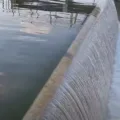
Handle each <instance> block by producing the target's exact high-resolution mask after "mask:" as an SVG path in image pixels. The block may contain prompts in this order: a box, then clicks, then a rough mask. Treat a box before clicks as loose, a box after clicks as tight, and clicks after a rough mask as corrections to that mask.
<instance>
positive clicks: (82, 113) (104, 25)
mask: <svg viewBox="0 0 120 120" xmlns="http://www.w3.org/2000/svg"><path fill="white" fill-rule="evenodd" d="M117 34H118V19H117V13H116V9H115V5H114V2H113V0H101V2H98V4H97V6H96V8H95V10H94V11H93V12H92V14H91V15H90V17H89V18H88V20H87V21H86V23H85V25H84V26H83V28H82V30H81V31H80V33H79V35H78V36H77V38H76V40H75V42H73V45H71V47H70V48H69V50H68V53H69V55H68V56H70V55H71V56H72V57H73V59H72V60H71V61H69V63H68V65H69V68H68V69H67V72H66V73H65V75H64V77H60V78H59V79H62V81H61V82H59V79H57V77H55V81H58V84H59V85H57V87H56V88H55V92H53V93H55V94H53V96H52V95H51V96H50V95H48V96H50V98H51V99H49V100H48V101H47V103H46V102H44V101H46V99H48V98H46V97H44V95H42V94H43V92H41V93H40V95H38V97H37V99H36V100H35V102H34V103H33V105H32V106H31V108H30V110H29V111H28V112H27V114H26V115H25V117H24V118H23V120H40V119H41V120H105V119H106V117H107V108H108V107H107V104H108V93H109V88H110V85H111V80H112V73H113V64H114V56H115V49H116V40H117ZM73 46H74V47H77V48H78V49H74V47H73ZM63 59H64V58H63ZM63 59H62V60H63ZM65 59H66V58H65ZM65 59H64V60H63V61H64V62H65ZM59 66H60V64H59ZM59 68H60V67H59ZM59 68H58V69H59ZM65 70H66V69H64V70H63V72H65ZM56 73H57V72H55V73H53V74H56ZM62 74H63V73H62ZM48 82H49V80H48ZM45 87H46V86H45ZM45 87H44V88H43V90H42V91H44V89H45ZM47 87H48V88H49V84H47ZM54 87H55V86H52V87H51V89H53V88H54ZM50 91H51V90H50V88H49V90H47V93H46V94H49V93H48V92H50ZM42 98H44V99H43V100H42ZM41 101H42V102H41ZM43 104H44V107H43ZM38 106H39V107H38ZM41 109H42V111H43V112H42V114H41ZM43 109H44V110H43Z"/></svg>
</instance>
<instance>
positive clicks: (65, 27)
mask: <svg viewBox="0 0 120 120" xmlns="http://www.w3.org/2000/svg"><path fill="white" fill-rule="evenodd" d="M68 4H69V6H68ZM92 9H93V7H91V6H90V7H88V10H87V11H86V13H82V14H81V13H79V5H78V6H76V3H74V5H73V3H71V2H70V3H68V2H67V3H65V2H61V1H50V2H48V1H39V0H34V2H33V1H31V0H24V1H23V0H0V120H21V118H22V117H23V115H24V114H25V112H26V111H27V110H28V108H29V106H30V105H31V104H32V102H33V100H34V98H35V97H36V95H37V94H38V93H39V91H40V89H41V88H42V87H43V85H44V84H45V82H46V80H47V79H48V78H49V76H50V75H51V73H52V71H53V69H54V68H55V67H56V65H57V64H58V62H59V61H60V59H61V57H62V56H63V55H64V53H65V52H66V50H67V49H68V47H69V45H70V44H71V42H72V41H73V40H74V39H75V37H76V35H77V33H78V32H79V30H80V28H81V25H82V24H83V23H84V20H85V18H86V16H87V14H89V13H88V12H90V10H92ZM82 12H83V11H82Z"/></svg>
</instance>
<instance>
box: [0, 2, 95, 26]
mask: <svg viewBox="0 0 120 120" xmlns="http://www.w3.org/2000/svg"><path fill="white" fill-rule="evenodd" d="M2 8H3V12H12V13H13V16H14V15H18V16H21V15H23V10H24V9H29V11H28V15H27V16H30V17H31V21H30V22H31V23H33V21H34V20H33V21H32V18H36V19H39V18H40V19H39V20H41V19H42V18H44V20H43V21H45V23H48V22H49V23H50V24H51V25H53V24H54V25H55V24H57V25H58V24H59V25H64V26H66V25H67V26H69V27H72V26H73V25H74V24H75V23H76V22H82V20H81V18H82V15H81V14H83V16H84V15H85V16H86V15H87V14H89V13H90V12H91V11H92V10H93V8H94V5H86V6H85V5H82V4H80V3H76V2H72V0H71V1H70V0H66V1H60V0H57V1H55V0H49V1H47V0H46V1H45V0H44V1H41V0H11V1H10V0H2ZM79 13H80V14H79ZM48 19H49V21H48ZM46 20H47V21H46Z"/></svg>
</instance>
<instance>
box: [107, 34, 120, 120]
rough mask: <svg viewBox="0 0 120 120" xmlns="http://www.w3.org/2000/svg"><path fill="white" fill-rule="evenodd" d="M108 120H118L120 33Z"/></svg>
mask: <svg viewBox="0 0 120 120" xmlns="http://www.w3.org/2000/svg"><path fill="white" fill-rule="evenodd" d="M108 107H109V113H108V114H109V118H108V119H109V120H120V33H119V39H118V41H117V49H116V58H115V66H114V75H113V83H112V86H111V92H110V100H109V105H108Z"/></svg>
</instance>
